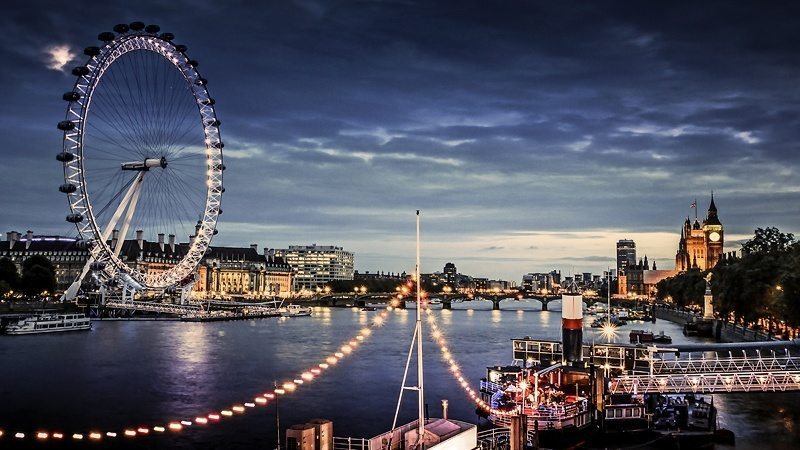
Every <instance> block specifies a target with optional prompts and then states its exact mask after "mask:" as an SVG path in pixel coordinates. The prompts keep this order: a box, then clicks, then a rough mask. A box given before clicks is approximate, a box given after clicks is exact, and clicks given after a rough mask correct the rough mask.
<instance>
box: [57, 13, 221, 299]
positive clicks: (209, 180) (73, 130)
mask: <svg viewBox="0 0 800 450" xmlns="http://www.w3.org/2000/svg"><path fill="white" fill-rule="evenodd" d="M150 27H152V26H148V27H147V28H146V29H144V30H145V31H141V30H139V32H135V31H131V32H128V30H125V31H124V32H120V33H119V34H117V35H114V36H113V39H110V37H112V36H109V34H111V33H101V34H100V36H99V38H100V39H101V40H104V41H105V44H104V45H103V46H102V47H100V48H98V47H90V48H94V49H96V50H94V51H93V52H94V53H95V54H93V55H90V58H89V60H88V62H87V63H86V65H84V66H79V67H77V68H76V69H74V70H73V74H75V75H76V76H77V77H78V78H77V80H76V82H75V84H74V85H73V91H72V93H71V94H73V95H72V96H71V97H70V98H69V100H68V99H67V94H65V100H68V101H69V105H68V107H67V113H66V119H65V120H64V121H63V122H61V123H59V128H60V129H64V143H63V152H62V153H61V154H60V155H59V157H60V158H61V156H62V155H72V156H64V157H63V158H64V159H67V160H66V161H63V162H64V180H65V184H64V185H62V186H67V188H66V190H68V191H69V190H71V192H67V196H68V197H67V198H68V201H69V206H70V210H71V214H70V215H69V216H68V221H71V222H72V221H73V220H75V222H74V223H75V225H76V228H77V229H78V233H79V234H80V236H81V237H82V238H83V239H86V240H88V241H89V242H92V245H91V250H90V251H91V255H92V257H93V258H94V259H95V260H96V261H98V262H101V263H104V266H103V267H102V268H101V270H103V271H104V272H105V274H106V276H108V277H115V276H117V275H119V274H127V275H128V276H130V277H131V278H132V279H133V280H134V281H135V282H137V283H138V284H140V285H141V286H142V287H146V288H153V289H162V288H167V287H169V286H172V285H175V284H178V283H180V282H181V281H183V280H185V279H186V278H187V277H188V276H189V275H190V274H192V273H193V272H194V270H195V268H196V267H197V265H198V264H199V262H200V260H201V259H202V257H203V256H204V255H205V252H206V250H207V249H208V247H209V245H210V243H211V240H212V237H213V235H214V234H216V225H217V222H218V219H219V214H220V213H221V212H222V210H221V208H220V206H221V197H222V192H224V188H223V183H222V181H223V171H224V170H225V166H224V164H223V157H222V147H223V144H222V140H221V137H220V131H219V120H218V119H217V115H216V110H215V108H214V103H215V102H214V100H213V98H212V97H211V96H210V95H209V93H208V89H207V87H206V83H207V81H206V80H205V79H204V78H202V77H201V76H200V73H199V72H198V71H197V69H196V66H197V63H196V61H193V60H191V59H189V58H188V56H186V54H185V46H180V45H176V44H173V43H172V42H171V37H172V35H171V34H169V33H163V34H161V35H158V34H157V31H158V29H157V27H155V31H154V32H153V31H148V29H151V28H150ZM115 28H117V27H115ZM104 35H105V36H104ZM168 36H169V37H170V39H167V37H168ZM88 50H89V48H87V54H88ZM134 51H151V52H153V53H156V54H158V55H159V56H160V57H162V58H164V59H165V60H166V61H167V62H169V63H170V64H171V65H172V66H173V67H174V68H175V69H176V70H178V71H179V72H180V74H181V75H182V76H183V78H184V80H185V81H186V83H187V85H188V87H189V89H190V90H191V93H192V95H193V99H194V104H195V106H196V107H197V109H198V113H199V114H198V116H199V119H200V125H201V127H202V129H203V136H204V143H205V155H206V168H205V169H206V173H205V177H206V181H205V184H206V186H205V202H204V209H203V211H199V212H200V220H199V221H198V225H199V226H198V228H197V232H196V234H195V237H194V239H193V240H192V242H190V244H189V248H188V250H187V252H186V254H185V255H183V256H182V257H181V259H180V261H179V262H178V263H177V264H175V265H174V266H173V267H171V268H169V269H168V270H166V271H163V272H160V273H157V274H154V275H148V274H144V273H141V272H139V271H138V270H135V269H133V268H132V267H130V266H129V265H128V264H127V263H125V262H124V261H122V259H120V258H119V256H117V255H116V254H115V252H114V250H113V249H112V248H111V247H110V246H109V244H108V242H106V239H103V232H102V231H101V228H102V227H103V225H102V224H100V223H98V220H97V218H96V216H95V214H94V211H93V208H92V201H91V195H90V193H89V192H88V189H87V185H88V183H87V180H86V167H85V164H84V160H85V156H84V153H83V152H84V142H83V139H84V135H85V128H86V124H88V123H89V119H90V118H91V115H90V114H89V111H90V108H91V105H92V98H93V94H94V91H95V89H96V88H97V86H98V85H99V83H100V80H101V79H102V77H103V75H104V73H105V72H106V70H108V69H109V68H110V67H112V65H113V64H114V62H115V61H117V60H118V59H119V58H120V57H122V56H123V55H126V54H128V53H130V52H134ZM68 94H69V93H68ZM65 123H67V124H66V125H64V128H62V124H65ZM68 123H72V124H73V125H69V124H68ZM69 186H74V187H69ZM62 192H63V191H62ZM80 217H82V220H78V219H79V218H80ZM70 218H71V219H73V220H71V219H70ZM122 239H125V236H123V237H122Z"/></svg>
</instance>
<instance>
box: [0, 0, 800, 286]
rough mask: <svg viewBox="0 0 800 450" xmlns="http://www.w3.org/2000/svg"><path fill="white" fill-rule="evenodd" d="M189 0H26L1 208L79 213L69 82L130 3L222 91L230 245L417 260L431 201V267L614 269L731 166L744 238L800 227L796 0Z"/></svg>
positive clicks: (363, 261) (501, 271) (12, 56)
mask: <svg viewBox="0 0 800 450" xmlns="http://www.w3.org/2000/svg"><path fill="white" fill-rule="evenodd" d="M171 5H172V6H163V5H162V4H161V3H160V2H141V3H140V4H137V5H136V6H130V5H127V4H126V3H125V2H118V1H110V2H104V3H103V4H101V5H96V6H93V7H92V8H75V9H74V10H70V11H67V10H64V11H60V10H56V9H55V8H50V10H48V11H47V12H46V13H45V12H43V11H44V8H42V7H41V6H40V5H36V4H35V2H31V3H30V4H13V5H9V6H8V7H7V13H6V14H4V16H3V18H0V23H2V25H3V26H4V27H5V29H6V30H8V31H9V33H8V34H7V38H6V39H4V42H3V43H2V44H0V54H1V55H2V56H3V58H4V60H5V61H6V62H7V67H13V68H14V70H11V69H7V70H4V71H3V72H2V74H0V77H2V81H3V83H4V85H5V86H7V87H8V90H7V94H6V97H7V99H8V102H7V108H6V109H5V111H4V112H3V113H2V117H3V123H4V124H6V127H7V139H6V146H5V147H4V149H3V150H2V154H3V158H4V159H5V164H4V165H3V167H2V172H0V174H2V177H0V179H2V181H1V182H0V183H2V184H0V187H2V189H3V190H4V192H5V193H6V197H5V199H4V205H5V206H6V210H7V212H6V214H5V215H4V218H3V220H2V221H0V223H2V226H3V228H5V229H4V230H3V231H10V230H17V231H21V232H24V231H26V230H24V229H22V228H23V227H24V228H26V229H27V228H30V229H32V230H34V231H35V232H36V233H37V234H67V235H69V234H74V227H72V226H70V225H69V224H67V223H66V222H64V216H66V214H67V213H68V212H69V209H68V207H67V204H66V202H65V201H64V198H63V195H62V194H60V193H59V192H58V191H57V187H58V185H59V184H60V183H61V182H62V180H63V178H62V174H61V165H60V164H59V163H58V162H57V161H56V160H55V154H56V153H57V152H58V151H59V149H60V145H61V133H60V132H59V131H58V130H56V128H55V124H56V123H57V122H58V121H59V120H62V119H63V114H64V111H65V107H66V105H65V104H64V102H63V101H62V100H61V95H62V94H63V92H66V91H68V90H69V89H70V87H71V85H72V82H73V81H74V77H73V76H71V75H70V74H69V70H70V69H71V68H72V67H74V66H77V65H79V64H80V63H82V62H83V61H84V59H85V58H84V57H83V55H82V49H83V48H84V47H86V46H89V45H95V43H96V42H97V41H96V37H97V34H98V33H99V32H101V31H106V30H110V29H111V28H112V27H113V26H114V24H116V23H119V22H130V21H132V20H143V21H145V22H148V23H157V24H159V25H161V27H162V29H163V30H165V31H170V32H173V33H175V35H176V36H177V37H176V40H178V41H180V42H183V43H186V44H187V45H188V46H189V49H190V50H189V52H190V53H191V54H192V56H193V57H194V58H197V59H198V60H199V61H200V63H201V66H200V69H201V70H202V73H203V74H204V76H207V77H208V79H209V90H210V92H211V93H212V95H213V96H214V97H215V98H216V99H217V100H218V102H217V111H218V114H219V117H220V119H221V121H222V136H223V139H224V141H225V143H226V147H225V150H224V155H225V157H226V161H225V163H226V165H227V167H228V171H227V172H226V177H225V186H226V194H225V197H224V199H223V207H224V209H225V215H223V216H221V220H220V223H219V230H220V233H219V235H218V236H216V237H215V238H214V244H215V245H243V246H245V245H248V244H250V243H258V244H259V246H260V247H272V248H282V247H286V246H289V245H305V244H309V243H313V242H317V243H319V244H320V245H336V246H341V247H344V248H345V249H346V250H348V251H352V252H354V253H355V257H356V267H355V268H356V269H357V270H359V271H362V272H363V271H366V270H370V271H373V272H374V271H381V270H383V271H403V270H406V271H409V269H413V233H414V229H413V215H414V210H416V209H420V210H421V211H422V230H423V234H422V245H423V253H422V255H423V260H422V270H423V271H424V272H432V271H434V270H441V267H443V266H444V264H445V263H446V262H454V263H456V265H457V266H458V268H459V271H460V272H462V273H470V274H475V275H478V276H486V277H489V278H502V279H507V280H519V279H520V278H521V276H522V274H524V273H528V272H546V271H549V270H552V269H554V268H555V269H558V268H560V269H561V270H562V273H565V274H566V273H569V272H570V270H571V269H572V268H574V270H575V271H578V272H583V271H592V272H594V273H602V271H603V270H605V269H606V268H607V267H612V268H613V267H614V266H615V255H614V248H615V247H614V246H615V243H616V241H618V240H620V239H633V240H634V241H636V244H637V250H638V252H637V253H638V255H640V256H642V257H643V256H644V255H648V258H649V259H650V261H653V260H655V261H657V262H658V265H659V268H662V267H663V268H669V267H671V266H672V264H673V261H674V255H675V250H676V248H677V243H678V239H679V237H680V228H681V224H682V222H683V220H684V219H685V217H686V216H691V217H692V218H693V217H694V211H693V210H691V209H690V208H689V205H690V204H691V203H692V202H693V201H695V199H696V200H697V207H698V210H699V216H700V218H701V220H702V217H703V215H704V213H705V210H706V209H707V207H708V202H709V200H710V192H711V191H712V190H713V191H714V193H715V201H716V203H717V206H718V207H719V211H720V218H721V220H722V221H723V222H724V223H725V226H726V247H725V250H726V251H730V250H736V249H738V248H739V246H738V243H739V242H741V241H743V240H746V239H748V238H749V237H751V236H752V232H753V230H754V229H755V228H757V227H766V226H777V227H778V228H780V229H781V230H782V231H785V232H795V231H796V226H797V225H796V224H797V223H798V219H800V216H798V212H797V210H796V208H792V207H791V205H793V204H795V203H796V202H797V200H798V190H797V186H798V175H797V174H795V173H793V172H792V170H791V169H790V168H791V167H792V166H793V165H796V163H797V162H798V161H797V159H798V157H800V156H799V154H798V152H796V151H794V150H795V147H796V144H795V142H797V141H798V139H797V136H796V134H797V133H798V131H797V130H798V127H797V126H796V125H797V121H798V114H797V112H798V111H797V106H798V96H797V94H796V92H795V90H794V89H792V88H793V87H794V83H793V80H794V79H795V78H797V75H798V73H797V72H798V61H800V58H798V56H800V55H798V49H797V47H796V46H795V45H794V42H796V40H797V37H798V36H797V33H798V32H797V31H796V29H795V28H796V27H795V26H794V23H793V21H792V17H796V14H795V13H796V12H797V11H796V9H797V6H795V5H789V4H787V5H771V7H770V8H764V7H762V6H761V5H759V4H758V3H755V2H748V3H737V4H734V5H729V4H727V3H706V4H703V5H696V4H693V3H685V4H677V3H674V2H670V3H668V4H667V3H665V4H660V5H654V4H648V5H644V6H643V5H639V4H637V3H626V2H621V3H615V4H613V5H604V6H602V7H601V6H597V5H587V4H581V3H568V4H559V5H553V4H547V3H539V2H529V3H525V4H504V5H492V8H487V7H486V5H485V4H484V3H482V2H457V3H456V2H440V3H436V4H435V5H431V4H427V3H424V2H419V3H415V2H365V3H352V2H314V1H296V2H284V3H280V4H270V5H264V6H263V7H262V8H260V9H258V10H252V9H250V8H247V6H246V5H245V4H243V3H241V4H239V3H233V4H226V5H216V4H215V3H213V2H191V3H188V2H186V3H182V2H176V3H173V4H171ZM190 5H191V6H190ZM65 9H66V8H65ZM754 17H758V18H759V20H753V18H754ZM209 20H213V24H214V26H213V27H211V29H207V28H206V27H207V25H206V23H207V22H208V21H209ZM198 24H200V25H198ZM767 31H768V32H767ZM231 49H234V51H231ZM148 239H153V237H148Z"/></svg>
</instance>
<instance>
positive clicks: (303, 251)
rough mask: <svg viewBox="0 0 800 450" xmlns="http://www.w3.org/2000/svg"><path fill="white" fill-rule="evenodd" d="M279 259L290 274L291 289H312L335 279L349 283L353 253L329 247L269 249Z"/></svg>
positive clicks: (351, 277)
mask: <svg viewBox="0 0 800 450" xmlns="http://www.w3.org/2000/svg"><path fill="white" fill-rule="evenodd" d="M269 252H271V254H273V255H274V256H276V257H280V258H283V259H284V260H285V261H286V262H287V263H288V264H289V265H290V266H291V267H292V271H293V272H294V283H295V286H294V290H295V291H301V290H304V289H307V290H312V291H313V290H315V289H316V288H318V287H319V288H322V287H324V286H325V284H327V283H329V282H331V281H336V280H352V279H353V275H354V270H353V253H352V252H348V251H345V250H344V249H343V248H342V247H335V246H332V245H317V244H312V245H290V246H289V248H288V249H275V250H269ZM268 254H270V253H268Z"/></svg>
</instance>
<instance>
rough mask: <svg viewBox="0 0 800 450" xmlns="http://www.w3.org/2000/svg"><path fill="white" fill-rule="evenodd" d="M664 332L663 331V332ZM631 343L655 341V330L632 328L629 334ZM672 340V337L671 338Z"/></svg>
mask: <svg viewBox="0 0 800 450" xmlns="http://www.w3.org/2000/svg"><path fill="white" fill-rule="evenodd" d="M662 334H663V332H662ZM629 337H630V340H631V344H648V343H651V342H653V332H652V331H645V330H631V332H630V334H629ZM670 342H672V339H670Z"/></svg>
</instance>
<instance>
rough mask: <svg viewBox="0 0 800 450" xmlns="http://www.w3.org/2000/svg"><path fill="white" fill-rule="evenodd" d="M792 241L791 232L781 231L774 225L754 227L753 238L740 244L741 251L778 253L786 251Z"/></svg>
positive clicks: (747, 252) (748, 253)
mask: <svg viewBox="0 0 800 450" xmlns="http://www.w3.org/2000/svg"><path fill="white" fill-rule="evenodd" d="M794 242H795V241H794V235H793V234H792V233H781V232H780V231H779V230H778V229H777V228H775V227H769V228H756V231H755V235H754V236H753V239H750V240H749V241H747V242H745V243H744V244H742V253H743V254H744V255H751V254H753V253H780V252H784V251H787V250H788V249H789V247H791V246H792V244H794Z"/></svg>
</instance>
